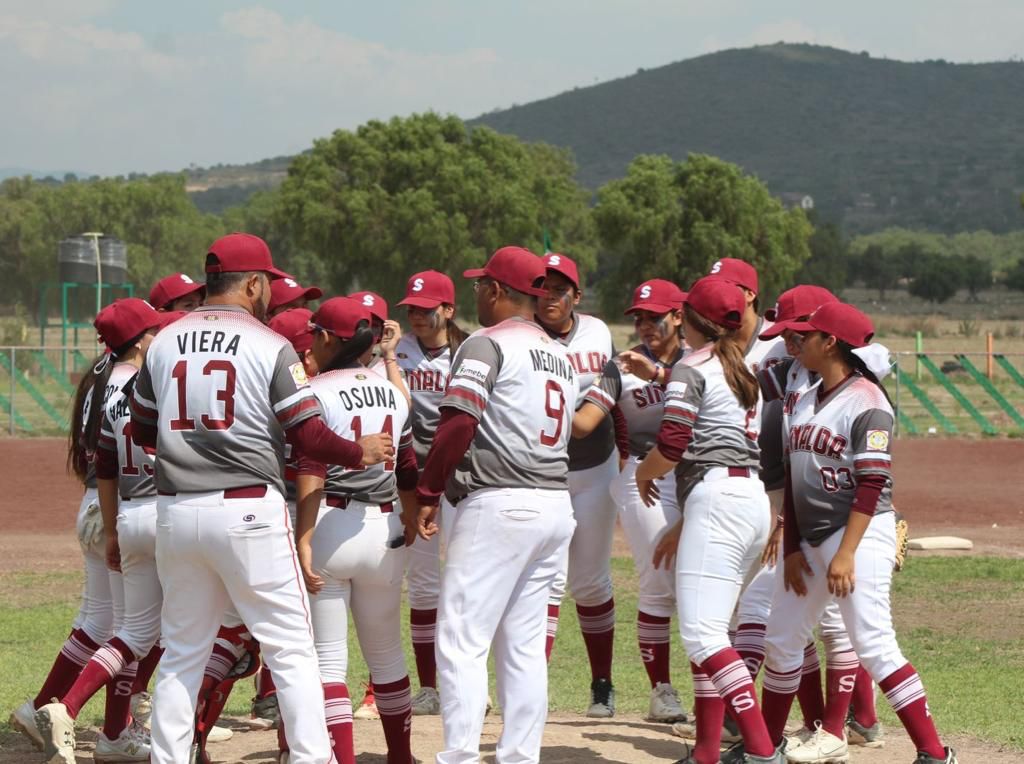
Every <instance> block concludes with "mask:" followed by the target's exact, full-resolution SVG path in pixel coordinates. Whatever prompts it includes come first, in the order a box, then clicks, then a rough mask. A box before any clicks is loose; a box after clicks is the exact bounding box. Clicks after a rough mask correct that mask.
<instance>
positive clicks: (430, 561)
mask: <svg viewBox="0 0 1024 764" xmlns="http://www.w3.org/2000/svg"><path fill="white" fill-rule="evenodd" d="M442 501H443V500H442ZM441 515H442V513H440V512H439V513H438V525H440V524H441ZM405 575H406V586H407V587H408V591H409V607H411V608H412V609H413V610H436V609H437V600H438V595H439V593H440V591H441V534H440V533H436V534H434V535H433V536H432V537H431V538H430V539H429V540H426V539H421V538H419V537H418V536H417V537H416V540H415V541H414V542H413V544H412V546H410V547H409V554H408V556H407V558H406V570H405Z"/></svg>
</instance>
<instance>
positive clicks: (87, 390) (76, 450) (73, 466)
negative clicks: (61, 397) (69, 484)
mask: <svg viewBox="0 0 1024 764" xmlns="http://www.w3.org/2000/svg"><path fill="white" fill-rule="evenodd" d="M103 358H104V356H99V357H98V358H96V360H95V361H93V362H92V363H91V364H90V365H89V368H88V370H87V371H86V372H85V373H84V374H83V375H82V378H81V379H80V380H78V387H76V388H75V395H74V397H73V398H72V399H71V430H70V431H69V432H68V459H67V470H68V472H69V473H71V474H73V475H74V476H75V477H77V478H78V479H79V480H81V481H82V482H83V483H84V482H85V479H86V473H87V471H88V466H87V465H88V462H89V459H88V457H87V456H86V454H85V448H84V446H83V445H82V432H83V430H84V429H85V421H84V418H85V403H86V401H88V400H89V395H90V394H91V393H92V390H93V383H94V382H95V380H96V368H97V367H98V366H99V364H100V363H102V362H103Z"/></svg>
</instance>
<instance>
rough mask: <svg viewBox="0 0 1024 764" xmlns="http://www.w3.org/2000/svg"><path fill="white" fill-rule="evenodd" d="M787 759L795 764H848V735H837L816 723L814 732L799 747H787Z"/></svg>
mask: <svg viewBox="0 0 1024 764" xmlns="http://www.w3.org/2000/svg"><path fill="white" fill-rule="evenodd" d="M786 759H787V760H788V761H790V762H794V763H795V764H846V762H847V761H849V760H850V754H849V750H848V748H847V745H846V736H845V735H844V736H843V737H841V738H840V737H836V736H835V735H833V734H832V733H831V732H827V731H826V730H825V729H824V728H823V727H822V726H821V724H820V723H819V724H816V725H815V730H814V732H813V734H811V736H810V737H809V738H808V739H807V740H806V741H805V742H804V743H803V744H802V745H801V746H800V747H799V748H797V749H795V750H792V751H791V750H789V749H788V748H787V749H786Z"/></svg>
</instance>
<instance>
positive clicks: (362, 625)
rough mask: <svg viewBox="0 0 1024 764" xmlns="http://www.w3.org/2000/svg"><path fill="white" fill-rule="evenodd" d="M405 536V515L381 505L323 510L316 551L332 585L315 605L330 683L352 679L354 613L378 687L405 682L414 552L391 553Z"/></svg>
mask: <svg viewBox="0 0 1024 764" xmlns="http://www.w3.org/2000/svg"><path fill="white" fill-rule="evenodd" d="M403 532H404V530H403V526H402V518H401V516H400V515H399V514H398V513H397V512H390V513H382V512H381V511H380V507H378V506H376V505H374V504H365V503H363V502H359V501H353V502H352V503H350V504H349V505H348V506H347V507H345V508H340V507H339V508H331V507H328V506H327V505H326V504H321V506H320V516H319V519H318V520H317V526H316V530H315V531H314V532H313V540H312V543H311V546H312V551H313V569H314V570H315V571H316V572H317V574H319V575H320V576H321V577H323V579H324V587H323V589H322V590H321V591H320V592H319V593H318V594H315V595H313V596H312V597H311V598H310V605H311V607H312V616H313V635H314V639H315V642H316V651H317V655H318V657H319V662H320V676H321V678H322V679H323V681H324V682H325V683H326V682H346V681H347V679H346V677H347V674H348V614H349V612H350V611H351V613H352V618H353V620H354V621H355V626H356V633H357V634H358V636H359V645H360V647H361V648H362V651H363V657H364V658H365V659H366V665H367V666H368V667H369V669H370V674H371V676H373V680H374V682H377V683H379V684H387V683H389V682H397V681H398V680H399V679H402V678H403V677H405V676H406V675H407V674H408V672H407V670H406V666H405V654H404V652H403V650H402V619H401V602H402V572H403V570H404V569H405V557H406V547H405V546H401V547H399V548H398V549H390V548H389V547H388V542H389V541H390V540H391V539H393V538H396V537H398V536H401V535H402V534H403Z"/></svg>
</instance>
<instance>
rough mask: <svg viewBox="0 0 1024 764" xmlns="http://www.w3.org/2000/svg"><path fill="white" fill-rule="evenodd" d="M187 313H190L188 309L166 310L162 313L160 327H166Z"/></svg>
mask: <svg viewBox="0 0 1024 764" xmlns="http://www.w3.org/2000/svg"><path fill="white" fill-rule="evenodd" d="M187 315H189V311H187V310H166V311H164V312H163V313H161V314H160V328H161V329H166V328H167V327H168V326H170V325H171V324H173V323H174V322H175V321H177V320H178V319H179V318H184V317H185V316H187Z"/></svg>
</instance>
